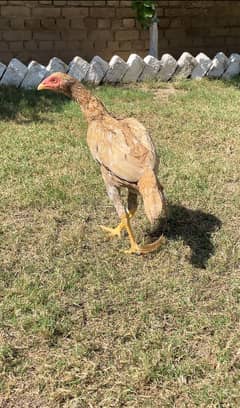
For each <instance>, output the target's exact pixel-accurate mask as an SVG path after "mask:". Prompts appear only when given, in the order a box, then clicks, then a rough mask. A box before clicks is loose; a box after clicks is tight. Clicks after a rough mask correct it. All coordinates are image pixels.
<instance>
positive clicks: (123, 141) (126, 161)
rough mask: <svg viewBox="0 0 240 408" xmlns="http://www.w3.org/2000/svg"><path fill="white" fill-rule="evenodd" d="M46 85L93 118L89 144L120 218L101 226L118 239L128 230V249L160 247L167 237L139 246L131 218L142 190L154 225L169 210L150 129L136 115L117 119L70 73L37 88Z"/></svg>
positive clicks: (143, 250) (56, 75)
mask: <svg viewBox="0 0 240 408" xmlns="http://www.w3.org/2000/svg"><path fill="white" fill-rule="evenodd" d="M44 89H49V90H52V91H55V92H61V93H63V94H65V95H67V96H68V97H70V98H72V99H73V100H75V101H76V102H77V103H79V105H80V107H81V109H82V112H83V114H84V116H85V118H86V120H87V122H88V131H87V143H88V146H89V148H90V151H91V153H92V155H93V157H94V159H95V160H96V161H97V162H98V163H99V165H100V168H101V173H102V177H103V180H104V182H105V185H106V189H107V193H108V196H109V198H110V200H111V201H112V202H113V204H114V206H115V208H116V211H117V213H118V216H119V217H120V220H121V221H120V223H119V225H118V226H117V227H116V228H108V227H103V226H102V229H103V230H104V231H106V232H108V233H109V234H110V235H111V236H118V237H120V236H121V231H122V230H124V229H125V230H126V231H127V233H128V236H129V240H130V249H129V250H127V251H125V252H127V253H137V254H144V253H148V252H151V251H154V250H155V249H157V248H158V247H159V246H160V244H161V242H162V237H160V238H159V239H158V240H157V241H155V242H153V243H151V244H147V245H144V246H139V245H138V244H137V242H136V240H135V237H134V233H133V231H132V228H131V224H130V218H132V217H133V215H134V214H135V212H136V209H137V195H138V194H140V195H141V196H142V198H143V203H144V209H145V213H146V215H147V217H148V219H149V221H150V222H151V223H152V224H153V223H154V222H155V221H156V220H157V219H158V218H159V216H160V214H161V213H162V211H164V212H165V213H166V200H165V197H164V193H163V188H162V186H161V185H160V183H159V181H158V179H157V176H156V172H157V168H158V160H157V156H156V151H155V148H154V145H153V142H152V140H151V138H150V136H149V134H148V132H147V130H146V129H145V127H144V126H143V125H142V124H141V123H140V122H138V120H136V119H134V118H126V119H117V118H115V117H114V116H113V115H111V114H110V113H109V112H108V111H107V109H106V108H105V107H104V105H103V104H102V102H101V101H100V100H99V99H97V98H96V97H95V96H93V95H92V93H91V92H90V91H89V90H87V89H86V88H85V87H84V86H83V85H82V84H81V83H80V82H79V81H78V80H77V79H75V78H73V77H71V76H69V75H67V74H62V73H60V72H57V73H53V74H52V75H50V76H49V77H48V78H46V79H45V80H44V81H43V82H42V83H41V84H40V85H39V86H38V90H44ZM122 187H126V188H127V189H128V206H127V209H125V207H124V205H123V204H122V202H121V198H120V193H119V190H120V188H122Z"/></svg>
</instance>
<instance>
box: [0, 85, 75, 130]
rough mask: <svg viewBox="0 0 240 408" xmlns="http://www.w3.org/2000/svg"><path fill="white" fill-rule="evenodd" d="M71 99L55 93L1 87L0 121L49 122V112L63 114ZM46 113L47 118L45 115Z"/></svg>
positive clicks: (21, 122)
mask: <svg viewBox="0 0 240 408" xmlns="http://www.w3.org/2000/svg"><path fill="white" fill-rule="evenodd" d="M68 102H69V99H68V98H66V97H65V96H64V95H55V94H54V93H53V92H49V91H44V92H38V91H36V90H32V91H27V90H23V89H17V88H14V87H0V120H15V121H16V122H17V123H19V124H27V123H30V122H39V121H48V122H51V120H49V119H48V118H47V114H48V113H49V112H61V111H62V110H63V109H64V105H65V104H66V103H68ZM45 113H46V117H44V114H45Z"/></svg>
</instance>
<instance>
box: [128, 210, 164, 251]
mask: <svg viewBox="0 0 240 408" xmlns="http://www.w3.org/2000/svg"><path fill="white" fill-rule="evenodd" d="M121 223H122V224H123V225H124V228H125V229H126V231H127V233H128V237H129V240H130V248H129V249H127V250H125V251H124V252H125V254H137V255H144V254H147V253H149V252H153V251H155V250H156V249H158V248H159V247H160V245H161V244H162V243H164V241H165V240H164V237H163V236H161V237H160V238H159V239H158V240H157V241H155V242H152V243H151V244H146V245H143V246H139V245H138V244H137V242H136V239H135V237H134V233H133V230H132V227H131V224H130V218H129V216H128V214H126V215H124V216H123V217H122V220H121Z"/></svg>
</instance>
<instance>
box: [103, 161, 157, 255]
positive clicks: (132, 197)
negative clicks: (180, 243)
mask: <svg viewBox="0 0 240 408" xmlns="http://www.w3.org/2000/svg"><path fill="white" fill-rule="evenodd" d="M102 176H103V179H104V182H105V185H106V189H107V193H108V196H109V198H110V200H111V201H112V202H113V204H114V207H115V208H116V211H117V213H118V215H119V217H120V219H121V221H120V223H119V224H118V226H117V227H116V228H108V227H104V226H101V228H102V229H103V230H104V231H106V232H108V233H110V235H111V236H115V235H117V236H120V235H121V231H122V230H123V229H125V230H126V231H127V234H128V238H129V241H130V248H129V249H128V250H126V251H124V252H125V253H128V254H139V255H140V254H146V253H148V252H152V251H155V250H156V249H158V248H159V246H160V245H161V244H162V242H163V237H160V238H159V239H158V240H157V241H155V242H153V243H151V244H147V245H144V246H142V247H141V246H139V245H138V244H137V242H136V239H135V236H134V233H133V230H132V227H131V224H130V218H132V217H133V215H134V213H135V212H136V209H137V193H136V192H135V191H132V190H129V193H128V211H127V212H126V211H125V209H124V206H123V204H122V202H121V197H120V194H119V188H118V187H116V186H114V185H113V184H111V183H110V182H111V178H110V177H109V174H108V173H107V172H106V170H105V169H104V168H102Z"/></svg>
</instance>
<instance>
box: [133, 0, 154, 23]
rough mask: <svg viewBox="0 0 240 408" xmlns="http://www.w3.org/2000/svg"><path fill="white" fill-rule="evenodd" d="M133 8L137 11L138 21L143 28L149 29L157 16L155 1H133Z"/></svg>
mask: <svg viewBox="0 0 240 408" xmlns="http://www.w3.org/2000/svg"><path fill="white" fill-rule="evenodd" d="M132 8H133V9H134V10H135V11H136V15H137V19H138V21H139V22H140V24H141V25H142V27H143V28H145V29H146V28H149V27H150V25H151V24H152V22H153V20H154V17H155V15H156V4H155V1H154V0H144V1H142V0H132Z"/></svg>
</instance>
